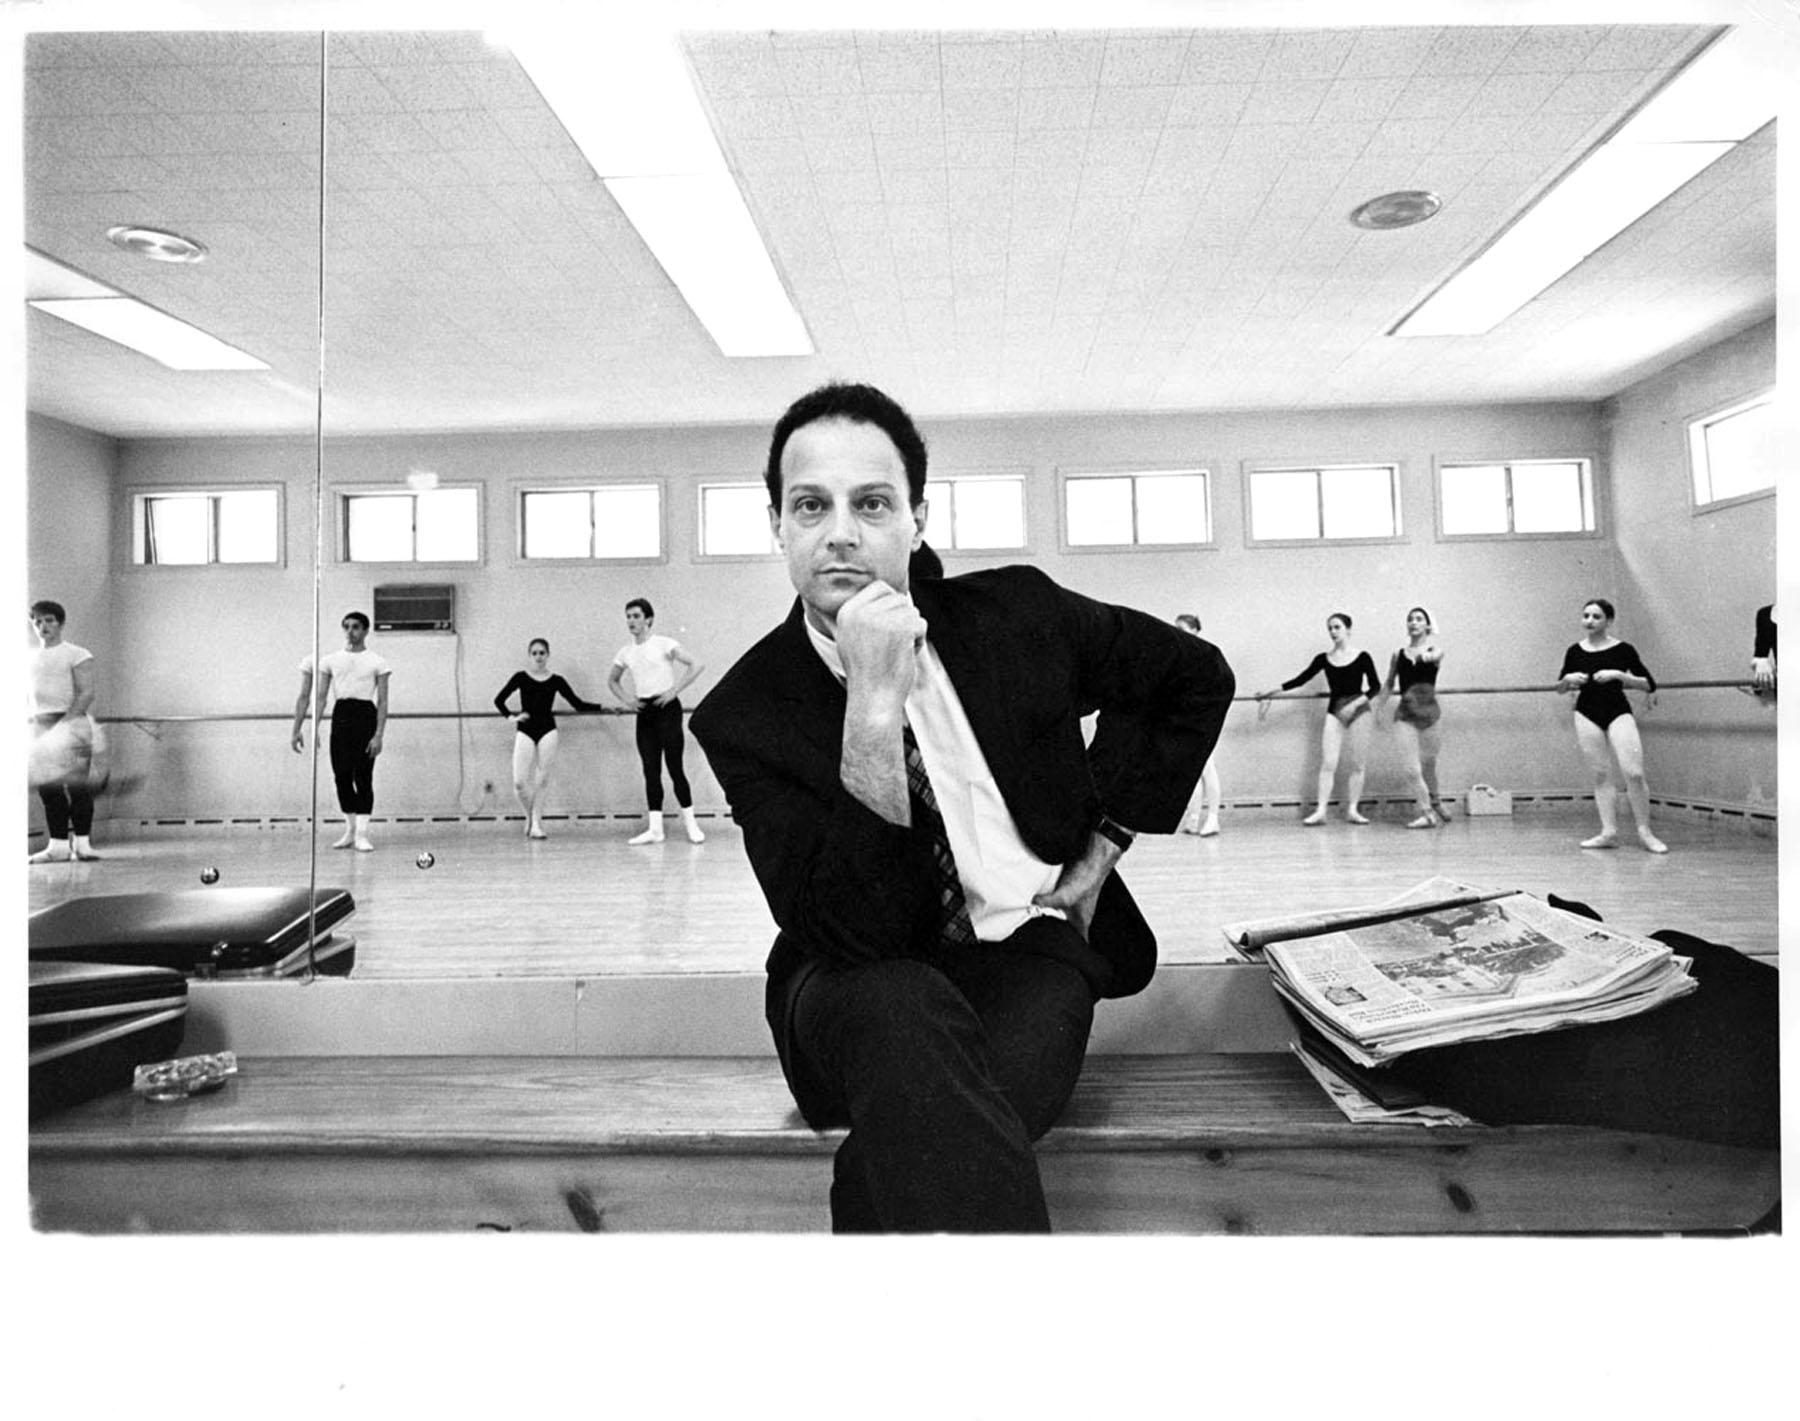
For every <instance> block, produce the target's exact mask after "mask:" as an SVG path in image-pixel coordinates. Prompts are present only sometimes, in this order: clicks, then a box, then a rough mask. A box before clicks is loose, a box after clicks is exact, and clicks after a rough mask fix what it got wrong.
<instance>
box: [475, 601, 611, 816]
mask: <svg viewBox="0 0 1800 1421" xmlns="http://www.w3.org/2000/svg"><path fill="white" fill-rule="evenodd" d="M525 650H526V654H527V655H528V656H529V657H530V658H531V669H530V670H529V671H515V672H513V678H512V680H510V681H508V682H507V683H506V685H505V686H504V687H502V688H501V691H500V694H499V695H497V696H495V697H494V709H495V710H497V711H499V712H500V714H501V715H503V716H505V717H506V718H507V719H508V720H510V721H512V723H513V726H514V727H515V728H516V729H517V730H518V732H519V733H518V734H517V735H515V736H513V760H512V773H513V793H514V794H516V795H518V797H519V803H520V805H521V806H523V808H524V810H525V837H526V838H527V839H547V838H549V837H550V836H549V835H548V834H546V833H545V832H544V825H543V821H542V820H540V819H539V818H538V808H537V807H538V801H539V800H540V799H541V798H542V797H543V793H544V784H545V782H546V781H548V780H549V778H550V766H551V765H552V764H554V763H555V762H556V749H557V745H558V744H559V742H560V741H561V738H562V737H561V735H560V734H559V733H558V731H557V729H556V698H557V697H558V696H561V697H562V698H563V699H564V700H565V701H567V702H568V703H569V704H570V705H572V706H573V707H575V709H576V710H578V711H598V710H604V709H605V707H604V706H601V705H598V704H596V703H595V702H593V701H584V700H582V699H581V697H580V696H578V695H576V694H575V692H574V690H573V689H572V688H571V687H570V685H569V683H568V682H567V681H565V680H563V678H562V677H561V676H558V675H556V674H554V673H553V672H552V671H551V670H550V643H549V642H547V641H545V640H544V639H543V638H542V637H541V636H537V637H533V638H532V639H531V641H530V643H529V644H528V645H527V647H526V648H525ZM514 691H517V692H518V693H519V713H518V714H517V715H514V714H513V713H512V712H511V711H510V710H508V709H507V707H506V702H507V698H508V697H509V696H511V695H512V693H513V692H514Z"/></svg>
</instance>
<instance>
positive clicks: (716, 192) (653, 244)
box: [493, 28, 813, 358]
mask: <svg viewBox="0 0 1800 1421" xmlns="http://www.w3.org/2000/svg"><path fill="white" fill-rule="evenodd" d="M493 38H494V39H495V40H496V42H498V43H503V44H505V45H506V46H507V47H508V48H509V49H510V50H511V51H512V54H513V57H514V58H515V59H517V60H518V61H519V63H520V65H521V66H522V67H523V68H524V70H525V72H526V74H527V75H529V76H530V78H531V81H532V83H533V84H535V85H536V86H537V90H538V92H539V93H540V94H542V95H543V97H544V101H545V102H546V103H547V104H549V106H550V108H551V110H552V111H553V112H554V113H555V114H556V116H557V118H558V119H559V120H560V121H561V123H562V125H563V128H564V129H565V130H566V131H567V132H568V134H569V136H570V137H571V138H572V139H574V140H575V143H576V145H577V146H578V147H579V148H580V149H581V151H582V154H583V155H584V156H585V157H586V158H587V160H588V163H589V164H590V165H591V166H592V167H593V169H594V171H595V173H597V174H598V175H599V176H600V177H601V178H602V179H603V180H604V181H605V183H606V186H607V190H608V191H609V192H611V193H612V195H613V198H614V200H615V201H616V202H618V204H619V206H620V208H621V209H622V210H623V211H624V213H625V215H626V217H628V218H629V219H630V220H631V223H632V225H633V226H635V227H636V228H637V230H638V235H639V236H641V237H642V238H643V239H644V244H645V245H646V246H647V247H649V248H650V251H651V253H652V255H654V256H655V257H656V259H657V261H658V262H659V263H660V264H661V265H662V269H663V270H664V271H665V272H666V273H668V276H669V279H670V280H671V281H673V282H674V283H675V286H676V289H677V290H679V291H680V292H681V295H682V297H683V299H684V300H686V302H687V303H688V306H689V308H690V309H691V310H692V311H693V313H694V315H695V316H696V317H697V318H698V319H699V321H700V323H701V324H702V325H703V326H705V327H706V330H707V333H708V334H709V335H710V336H712V338H713V341H714V343H715V344H716V345H717V346H718V347H719V350H720V352H721V353H722V354H724V355H726V356H729V357H733V358H744V357H751V356H778V355H811V354H812V353H813V344H812V340H811V338H810V337H809V336H808V335H807V332H806V325H805V322H803V321H802V320H801V319H800V315H799V313H798V312H797V311H795V309H794V305H793V302H792V301H791V300H790V299H789V298H788V293H787V289H786V288H785V287H784V286H783V285H782V283H781V278H780V276H779V275H778V274H777V273H776V271H775V264H774V262H773V261H772V260H771V259H770V257H769V253H768V249H767V248H766V247H764V246H763V241H762V235H761V234H760V233H759V232H758V231H757V230H756V223H755V221H754V220H753V219H752V218H751V216H750V210H749V208H748V207H746V206H745V205H744V199H743V195H742V194H741V193H740V192H739V191H738V186H737V183H736V182H735V181H734V180H733V179H732V176H731V172H730V169H729V168H728V167H727V165H726V162H725V157H724V155H723V154H722V153H721V152H720V151H719V144H718V140H717V139H715V138H714V137H713V131H712V125H711V124H710V123H709V122H708V121H707V117H706V113H705V111H704V110H703V109H702V108H701V106H700V101H699V98H698V97H697V95H696V94H695V92H694V86H693V82H692V80H691V79H690V77H689V75H688V71H687V65H686V63H685V62H684V61H683V59H682V56H681V54H680V51H679V50H678V49H677V47H676V44H675V38H674V36H673V35H672V34H670V33H669V32H668V31H667V30H660V31H659V30H654V29H649V28H640V29H637V30H634V31H621V32H618V33H616V34H615V33H613V32H611V31H609V32H608V35H607V40H606V43H605V44H604V45H587V44H572V43H571V42H570V36H569V35H568V34H566V33H555V34H546V33H543V32H528V33H505V32H501V33H496V34H495V35H494V36H493Z"/></svg>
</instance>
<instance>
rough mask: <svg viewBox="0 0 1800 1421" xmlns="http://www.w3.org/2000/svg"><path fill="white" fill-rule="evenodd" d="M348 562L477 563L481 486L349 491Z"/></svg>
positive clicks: (345, 524)
mask: <svg viewBox="0 0 1800 1421" xmlns="http://www.w3.org/2000/svg"><path fill="white" fill-rule="evenodd" d="M341 507H342V509H343V520H344V521H343V537H344V558H345V561H347V562H476V561H478V560H479V559H480V557H481V490H480V489H475V488H437V489H430V490H426V491H422V492H417V493H401V492H393V493H388V492H382V493H346V494H343V495H341Z"/></svg>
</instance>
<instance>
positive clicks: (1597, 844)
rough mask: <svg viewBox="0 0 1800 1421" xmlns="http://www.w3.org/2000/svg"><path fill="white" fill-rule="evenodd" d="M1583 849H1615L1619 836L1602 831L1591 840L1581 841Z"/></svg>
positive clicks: (1608, 830) (1617, 845) (1605, 830)
mask: <svg viewBox="0 0 1800 1421" xmlns="http://www.w3.org/2000/svg"><path fill="white" fill-rule="evenodd" d="M1581 847H1582V848H1584V849H1616V848H1618V847H1619V836H1618V835H1617V834H1615V833H1613V832H1612V831H1611V830H1610V829H1603V830H1601V831H1600V832H1599V833H1598V834H1596V835H1594V837H1593V838H1591V839H1583V840H1582V841H1581Z"/></svg>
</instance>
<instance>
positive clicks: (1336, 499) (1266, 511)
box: [1249, 464, 1400, 543]
mask: <svg viewBox="0 0 1800 1421" xmlns="http://www.w3.org/2000/svg"><path fill="white" fill-rule="evenodd" d="M1399 473H1400V471H1399V468H1398V467H1397V466H1396V465H1393V464H1321V465H1317V466H1315V467H1312V468H1304V467H1303V468H1265V469H1251V470H1250V471H1249V487H1250V541H1251V542H1253V543H1297V542H1319V541H1322V540H1325V541H1328V540H1335V539H1343V540H1356V539H1372V538H1397V537H1399V536H1400V488H1399V483H1400V480H1399Z"/></svg>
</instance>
